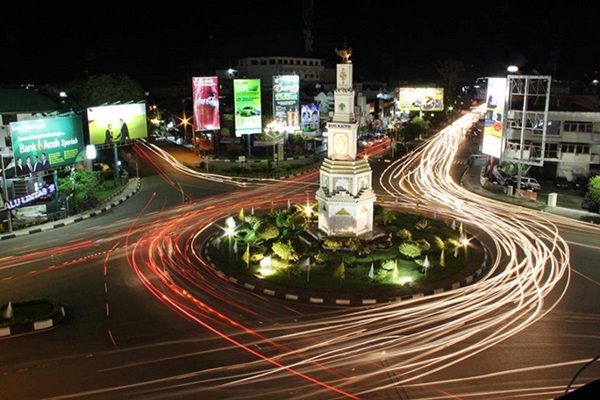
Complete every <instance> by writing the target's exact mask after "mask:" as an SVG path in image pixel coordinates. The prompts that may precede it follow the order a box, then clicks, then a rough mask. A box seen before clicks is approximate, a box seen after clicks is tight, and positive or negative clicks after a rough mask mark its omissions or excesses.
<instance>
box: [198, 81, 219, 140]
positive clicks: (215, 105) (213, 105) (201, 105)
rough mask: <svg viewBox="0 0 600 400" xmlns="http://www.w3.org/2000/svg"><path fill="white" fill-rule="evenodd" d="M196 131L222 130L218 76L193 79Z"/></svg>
mask: <svg viewBox="0 0 600 400" xmlns="http://www.w3.org/2000/svg"><path fill="white" fill-rule="evenodd" d="M192 91H193V95H194V96H193V98H194V130H195V131H207V130H216V129H221V117H220V114H219V80H218V78H217V77H216V76H205V77H197V78H192Z"/></svg>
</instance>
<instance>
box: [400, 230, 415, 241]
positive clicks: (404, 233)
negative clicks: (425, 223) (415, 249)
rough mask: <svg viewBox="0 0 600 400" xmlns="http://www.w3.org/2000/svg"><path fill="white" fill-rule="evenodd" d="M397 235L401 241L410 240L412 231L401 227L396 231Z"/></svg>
mask: <svg viewBox="0 0 600 400" xmlns="http://www.w3.org/2000/svg"><path fill="white" fill-rule="evenodd" d="M398 237H399V238H400V239H402V240H403V241H410V240H412V233H410V231H409V230H408V229H401V230H400V231H398Z"/></svg>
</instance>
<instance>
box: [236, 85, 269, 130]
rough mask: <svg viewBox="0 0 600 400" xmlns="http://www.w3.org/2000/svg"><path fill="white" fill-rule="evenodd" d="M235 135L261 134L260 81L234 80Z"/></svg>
mask: <svg viewBox="0 0 600 400" xmlns="http://www.w3.org/2000/svg"><path fill="white" fill-rule="evenodd" d="M233 104H234V109H235V135H236V136H240V135H243V134H252V133H261V132H262V108H261V97H260V79H234V80H233Z"/></svg>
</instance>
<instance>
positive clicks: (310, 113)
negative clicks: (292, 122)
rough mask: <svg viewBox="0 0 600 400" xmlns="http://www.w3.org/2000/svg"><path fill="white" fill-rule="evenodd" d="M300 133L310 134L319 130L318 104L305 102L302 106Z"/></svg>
mask: <svg viewBox="0 0 600 400" xmlns="http://www.w3.org/2000/svg"><path fill="white" fill-rule="evenodd" d="M301 115H302V134H304V135H310V134H315V133H316V132H318V131H319V121H320V117H319V105H318V104H307V105H304V106H302V113H301Z"/></svg>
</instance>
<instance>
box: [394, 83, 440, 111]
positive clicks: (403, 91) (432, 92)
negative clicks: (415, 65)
mask: <svg viewBox="0 0 600 400" xmlns="http://www.w3.org/2000/svg"><path fill="white" fill-rule="evenodd" d="M398 92H399V93H398V108H399V109H400V110H405V111H443V110H444V89H443V88H399V89H398Z"/></svg>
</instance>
